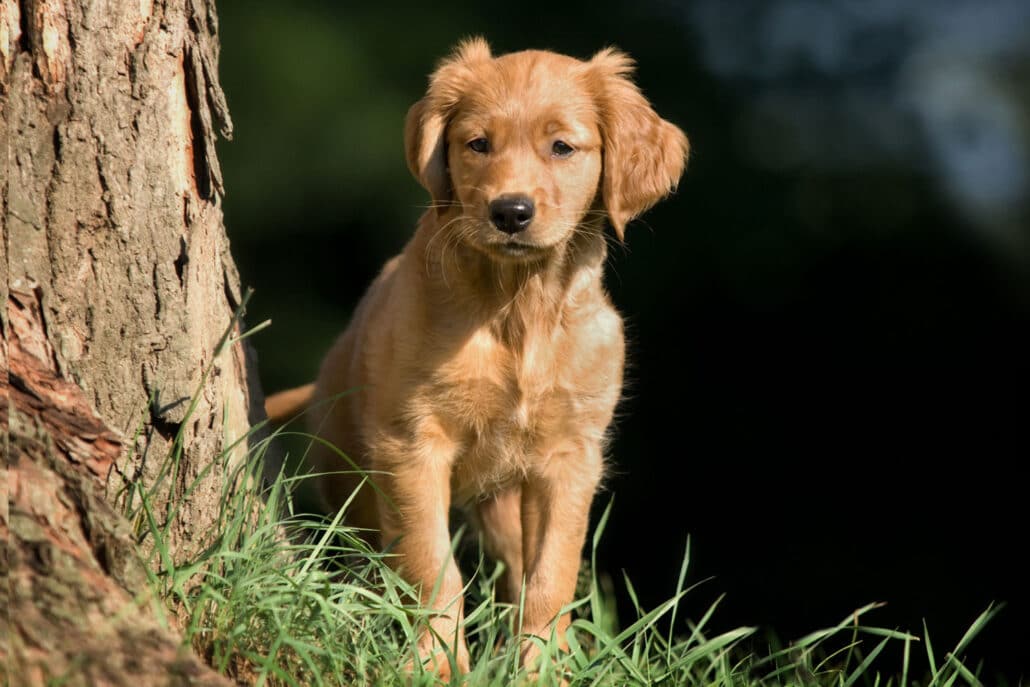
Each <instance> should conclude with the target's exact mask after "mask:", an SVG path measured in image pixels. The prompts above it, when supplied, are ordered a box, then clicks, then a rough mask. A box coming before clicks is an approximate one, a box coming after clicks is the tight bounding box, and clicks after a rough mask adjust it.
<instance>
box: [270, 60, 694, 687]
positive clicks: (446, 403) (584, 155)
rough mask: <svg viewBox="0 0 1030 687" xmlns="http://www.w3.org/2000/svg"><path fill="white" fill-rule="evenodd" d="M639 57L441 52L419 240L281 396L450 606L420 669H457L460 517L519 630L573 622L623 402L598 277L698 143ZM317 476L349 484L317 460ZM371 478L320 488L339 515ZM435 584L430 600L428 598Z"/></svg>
mask: <svg viewBox="0 0 1030 687" xmlns="http://www.w3.org/2000/svg"><path fill="white" fill-rule="evenodd" d="M631 70H632V62H631V60H630V59H629V58H628V57H627V56H626V55H624V54H622V53H620V52H617V51H615V50H611V49H609V50H603V51H601V52H599V53H598V54H596V55H595V56H594V57H593V58H592V59H590V60H586V61H582V60H578V59H574V58H572V57H566V56H563V55H558V54H555V53H551V52H543V51H536V50H529V51H525V52H518V53H513V54H508V55H503V56H499V57H493V56H492V55H491V53H490V48H489V47H488V45H487V44H486V42H485V41H483V40H482V39H472V40H468V41H466V42H464V43H462V44H461V45H459V46H458V48H457V49H456V50H455V51H454V53H453V54H452V55H451V56H449V57H448V58H446V59H445V60H443V61H442V62H441V63H440V65H439V66H438V68H437V69H436V71H435V72H434V73H433V75H432V77H431V78H430V83H429V89H428V91H427V93H426V95H425V97H424V98H422V100H420V101H419V102H417V103H415V105H414V106H413V107H412V108H411V110H410V111H409V112H408V116H407V121H406V123H405V132H404V133H405V149H406V154H407V161H408V166H409V168H410V169H411V172H412V174H414V175H415V178H416V179H418V181H419V182H420V183H421V184H422V185H423V186H425V188H426V189H427V190H428V191H429V193H430V194H432V205H431V207H430V209H429V210H428V211H427V212H426V213H425V214H424V215H422V217H421V219H420V220H419V223H418V228H417V230H416V232H415V235H414V237H413V238H412V239H411V240H410V241H409V242H408V244H407V246H405V248H404V250H403V252H402V253H401V254H400V255H399V256H397V257H395V258H393V259H392V260H390V261H389V262H388V263H387V264H386V266H385V267H384V268H383V270H382V273H381V274H380V275H379V276H378V278H377V279H376V280H375V282H374V283H373V284H372V285H371V287H370V288H369V289H368V292H367V293H366V294H365V296H364V298H363V299H362V300H361V302H360V304H359V305H358V307H357V310H356V312H355V314H354V317H353V320H352V321H351V323H350V326H349V327H348V328H347V330H346V331H345V332H344V333H343V335H342V336H341V337H340V338H339V340H337V342H336V343H335V345H334V346H333V347H332V349H331V350H330V351H329V353H328V355H327V356H326V358H325V360H324V362H323V364H322V368H321V372H320V373H319V377H318V381H317V383H316V384H315V385H314V386H313V387H305V388H302V389H295V390H292V391H289V392H285V394H284V395H278V396H274V397H272V398H271V399H270V400H269V403H268V410H269V415H270V416H271V417H273V419H281V418H283V417H285V416H288V415H290V414H293V413H296V412H297V411H299V410H300V409H301V408H302V407H304V406H306V405H309V404H310V403H311V402H312V401H314V402H318V401H324V400H326V399H329V398H331V397H334V396H336V395H338V394H342V393H343V392H348V391H349V392H350V393H348V394H345V395H342V396H340V397H339V398H338V399H336V400H334V401H332V402H331V403H323V404H320V405H316V406H315V409H314V410H313V411H312V412H311V413H310V415H311V416H312V417H311V428H312V429H313V430H314V431H317V433H318V434H319V435H320V436H322V437H323V438H324V439H326V440H327V441H328V442H330V443H332V444H334V445H336V446H339V447H340V449H342V450H343V451H344V452H345V453H346V454H347V455H348V456H350V457H351V458H352V459H353V460H354V461H356V462H357V463H358V464H360V465H361V466H362V467H364V468H366V469H368V470H370V471H374V474H373V476H372V478H373V480H374V481H375V483H376V489H369V488H367V487H366V488H365V489H362V490H361V491H360V492H359V493H358V495H357V497H356V499H355V501H354V503H353V504H352V508H351V510H350V511H349V512H348V513H347V519H348V521H349V522H350V523H352V524H354V525H357V526H360V527H366V528H370V529H373V530H376V531H378V532H379V533H380V537H381V544H382V545H383V546H389V547H390V548H391V550H392V551H393V552H394V553H395V554H396V556H395V557H392V558H391V560H392V564H393V565H395V566H396V567H397V568H398V569H399V571H400V573H401V574H402V575H403V576H404V577H405V578H406V579H407V580H409V581H410V582H411V583H413V584H415V585H417V586H418V587H419V588H420V589H421V595H422V601H423V602H424V603H426V604H430V605H431V606H432V608H434V609H435V610H437V611H438V615H436V616H435V617H434V619H433V620H432V623H431V624H432V630H433V631H432V632H427V633H426V635H425V636H424V637H423V639H422V641H421V643H420V652H421V658H422V659H423V660H426V661H428V662H430V663H431V665H432V666H433V668H434V669H436V670H438V671H439V672H441V673H444V674H447V673H449V667H448V665H447V661H446V660H445V659H444V658H443V655H442V653H441V652H442V650H443V649H444V647H443V646H441V645H440V643H441V639H439V638H442V641H443V642H446V644H447V645H448V647H447V648H449V649H450V650H451V651H453V655H454V656H455V658H456V664H457V666H458V668H459V669H460V670H462V671H465V670H467V669H468V650H467V648H466V645H465V640H464V636H463V632H462V629H461V625H462V598H461V591H462V579H461V575H460V573H459V571H458V566H457V565H456V564H455V562H454V560H453V557H452V554H451V536H450V532H449V531H448V510H449V508H450V507H451V506H461V507H464V508H465V509H466V510H467V511H469V512H470V514H471V516H472V519H473V520H474V521H475V522H476V523H477V525H478V526H479V527H480V529H481V531H482V534H483V537H484V541H485V542H486V546H487V548H488V553H490V554H491V555H492V556H494V557H496V558H498V559H500V560H502V561H504V563H505V566H506V574H505V579H504V583H503V589H502V590H500V594H501V595H502V596H503V597H505V598H506V599H507V600H510V601H512V602H515V603H518V601H519V599H520V597H521V595H522V594H523V590H524V593H525V605H524V611H523V616H522V617H521V618H520V619H519V620H518V622H520V624H521V628H522V631H523V633H525V635H527V636H529V635H536V636H539V637H544V638H546V637H548V636H550V635H551V633H552V631H553V632H556V633H557V636H558V638H559V642H563V641H564V632H565V630H566V628H567V627H568V625H569V617H568V615H567V614H564V615H562V614H561V613H560V612H561V609H562V607H563V606H564V605H565V604H568V603H569V602H571V601H572V600H573V594H574V592H575V586H576V578H577V572H578V569H579V565H580V557H581V552H582V548H583V543H584V539H585V537H586V533H587V521H588V514H589V511H590V502H591V499H592V498H593V496H594V492H595V490H596V489H597V486H598V482H599V480H600V479H601V475H602V473H603V472H604V451H605V436H606V432H607V430H608V425H609V424H610V422H611V419H612V413H613V411H614V409H615V405H616V403H617V402H618V400H619V395H620V390H621V386H622V371H623V352H624V343H623V333H622V320H621V318H620V317H619V315H618V313H617V312H616V311H615V309H614V308H613V307H612V305H611V303H610V302H609V299H608V296H607V295H606V293H605V290H604V287H603V286H602V283H601V278H602V273H603V271H604V263H605V256H606V243H605V236H604V227H605V220H606V219H607V220H608V221H609V222H610V223H611V225H612V227H613V228H614V231H615V234H616V235H617V236H618V238H619V239H622V237H623V232H624V230H625V227H626V223H627V222H629V221H630V220H631V219H632V218H634V217H636V216H637V215H639V214H640V213H642V212H644V211H645V210H646V209H648V208H649V207H650V206H651V205H653V204H654V203H655V202H657V201H658V200H660V199H661V198H662V197H663V196H665V195H666V194H668V193H669V192H670V191H671V190H672V189H673V188H674V187H675V185H676V183H677V181H678V180H679V178H680V175H681V174H682V173H683V169H684V165H685V164H686V159H687V153H688V144H687V139H686V137H685V136H684V135H683V132H682V131H680V130H679V129H678V128H677V127H675V126H673V125H672V124H670V123H669V122H667V121H665V120H663V119H661V118H660V117H659V116H658V115H657V114H656V113H655V112H654V110H652V109H651V106H650V105H649V104H648V102H647V100H646V99H645V98H644V96H643V95H641V93H640V91H639V90H638V89H637V87H636V86H635V85H634V84H633V83H632V82H631V81H630V79H629V75H630V72H631ZM314 462H315V466H314V467H315V469H316V470H318V471H327V472H328V471H340V470H348V469H349V466H348V465H347V464H346V463H345V462H344V461H343V460H341V459H340V457H339V456H338V455H337V454H335V453H334V452H333V451H331V450H327V449H325V448H322V447H316V449H315V456H314ZM359 480H360V477H359V476H358V475H355V474H345V473H339V474H335V475H331V476H328V477H323V478H321V481H320V491H321V494H322V497H323V498H324V500H325V504H326V506H327V507H328V508H332V509H335V508H338V507H339V506H340V505H341V504H343V502H344V501H345V500H346V499H347V498H348V497H350V496H351V494H352V492H353V491H354V489H355V487H356V486H357V484H358V482H359ZM434 590H435V593H434ZM523 646H524V651H523V660H524V662H528V661H530V660H531V659H533V658H534V656H535V653H536V652H535V650H534V645H533V644H532V642H529V641H525V643H524V645H523Z"/></svg>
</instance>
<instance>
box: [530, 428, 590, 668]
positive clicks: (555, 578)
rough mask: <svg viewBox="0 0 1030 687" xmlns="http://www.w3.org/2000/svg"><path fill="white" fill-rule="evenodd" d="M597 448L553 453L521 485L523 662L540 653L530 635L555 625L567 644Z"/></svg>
mask: <svg viewBox="0 0 1030 687" xmlns="http://www.w3.org/2000/svg"><path fill="white" fill-rule="evenodd" d="M601 472H602V459H601V448H600V446H598V445H594V444H589V445H587V446H585V447H584V446H579V447H577V449H576V450H570V451H563V452H558V453H554V454H552V455H551V456H549V457H548V458H547V460H545V461H543V464H542V465H541V467H540V469H539V470H536V471H534V472H533V473H531V474H530V475H529V476H528V477H527V478H526V481H525V482H524V483H523V488H522V537H523V557H524V559H525V566H526V567H525V570H526V589H525V606H524V608H523V614H522V622H521V626H522V633H523V635H526V636H527V638H526V639H525V640H524V642H523V647H522V662H523V664H524V665H527V666H528V665H531V664H532V663H533V662H534V661H535V659H536V657H537V656H538V655H539V649H538V648H537V646H536V644H535V643H534V642H533V641H532V640H531V639H529V638H528V636H529V635H533V636H536V637H540V638H542V639H545V640H546V639H547V638H548V637H550V635H551V630H552V628H553V630H554V631H555V633H556V635H557V638H558V643H559V646H560V647H561V648H563V649H564V648H566V647H567V643H566V640H565V631H566V630H567V629H568V627H569V623H570V618H569V614H568V613H563V614H561V615H560V616H559V613H560V611H561V608H562V607H563V606H565V605H566V604H568V603H570V602H571V601H572V600H573V597H574V596H575V593H576V580H577V576H578V574H579V565H580V556H581V554H582V551H583V542H584V541H585V539H586V533H587V525H588V521H589V517H590V503H591V501H592V500H593V497H594V492H595V490H596V489H597V484H598V482H599V481H600V479H601Z"/></svg>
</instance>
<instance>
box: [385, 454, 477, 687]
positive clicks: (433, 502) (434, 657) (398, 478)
mask: <svg viewBox="0 0 1030 687" xmlns="http://www.w3.org/2000/svg"><path fill="white" fill-rule="evenodd" d="M379 458H380V460H377V464H378V465H381V466H382V467H383V469H385V470H386V471H388V472H389V473H390V474H388V475H385V476H383V477H377V478H376V480H377V482H379V483H380V484H381V485H382V489H383V495H385V496H386V497H387V498H388V499H389V501H390V502H392V503H388V502H387V500H386V499H384V498H383V496H380V498H379V514H380V531H381V534H382V539H383V544H384V546H387V547H389V549H390V552H391V553H393V554H395V555H394V556H390V557H389V558H388V560H389V561H390V564H391V565H392V566H393V567H395V568H396V569H397V570H398V571H399V572H400V574H401V576H402V577H404V579H405V580H407V581H408V582H409V583H411V584H412V585H413V586H415V587H416V588H417V589H418V592H419V601H420V602H421V604H422V605H423V606H424V607H426V608H428V609H430V610H431V611H432V612H433V616H432V617H431V619H430V621H429V628H430V629H427V630H426V631H425V632H424V634H423V635H422V636H421V638H420V639H419V644H418V651H419V660H421V661H422V663H423V665H425V666H426V667H427V669H429V670H432V671H434V672H436V673H438V674H440V675H441V676H443V677H447V676H449V675H450V674H451V669H450V664H449V662H448V659H447V655H446V652H447V651H450V652H451V653H452V655H453V656H454V659H455V662H456V664H457V667H458V670H459V671H460V672H463V673H464V672H468V668H469V655H468V647H467V646H466V644H465V633H464V629H463V628H462V621H463V611H462V606H463V604H462V601H463V600H462V583H461V573H460V572H459V571H458V566H457V563H455V561H454V556H453V555H452V553H451V539H450V531H449V529H448V520H447V516H448V509H449V508H450V500H451V494H450V478H451V474H450V473H451V464H452V458H453V446H452V445H450V443H449V442H448V441H447V440H446V439H445V438H443V437H435V438H433V439H432V440H429V439H425V438H423V440H422V441H420V442H419V443H418V445H417V446H410V445H409V446H408V447H406V448H405V449H403V450H401V451H399V452H396V453H395V452H393V451H391V454H390V456H389V457H387V456H384V455H383V454H380V456H379Z"/></svg>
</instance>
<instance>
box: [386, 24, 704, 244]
mask: <svg viewBox="0 0 1030 687" xmlns="http://www.w3.org/2000/svg"><path fill="white" fill-rule="evenodd" d="M630 68H631V62H630V60H629V59H628V58H627V57H626V56H624V55H622V54H621V53H617V52H614V51H611V50H606V51H602V52H601V53H598V54H597V55H596V56H595V57H594V58H593V59H591V60H590V61H586V62H584V61H581V60H577V59H574V58H571V57H566V56H564V55H558V54H555V53H550V52H542V51H525V52H519V53H512V54H510V55H504V56H501V57H497V58H494V57H492V56H491V54H490V49H489V47H488V46H487V45H486V43H485V42H484V41H482V40H480V39H474V40H471V41H468V42H466V43H463V44H462V45H461V46H459V48H458V49H457V50H456V51H455V53H454V54H453V55H452V56H451V57H449V58H447V59H446V60H444V61H443V62H442V63H441V65H440V66H439V68H438V69H437V70H436V72H435V73H434V74H433V76H432V77H431V79H430V86H429V90H428V92H427V93H426V96H425V97H424V98H423V99H422V100H420V101H419V102H418V103H416V104H415V105H414V106H413V107H412V108H411V110H410V111H409V113H408V118H407V122H406V126H405V146H406V152H407V158H408V165H409V167H410V168H411V171H412V173H413V174H414V175H415V177H416V178H417V179H418V180H419V181H420V182H421V183H422V184H423V186H425V187H426V188H427V189H428V190H429V191H430V192H431V193H432V195H433V202H434V205H435V207H436V209H437V212H438V214H439V215H440V217H441V218H442V219H444V220H445V221H446V223H447V224H446V226H447V227H448V230H449V231H453V232H455V233H456V234H457V236H458V238H459V240H462V241H465V242H466V243H468V244H470V245H472V246H474V247H476V248H478V249H479V250H482V251H483V252H485V253H487V254H488V255H490V256H491V257H493V258H495V259H497V260H500V261H528V260H535V259H539V258H542V257H545V256H547V255H549V254H551V253H552V252H553V251H554V249H555V248H556V247H559V246H561V245H563V244H564V243H565V242H566V241H567V240H568V239H569V237H571V236H572V235H573V234H574V233H575V232H576V231H577V229H578V228H580V227H582V226H583V224H584V222H585V221H587V220H589V219H590V218H591V217H598V218H599V217H600V215H601V214H602V213H607V215H608V218H609V220H610V221H611V223H612V226H613V227H614V228H615V231H616V233H617V234H618V236H619V237H620V238H622V236H623V232H624V230H625V225H626V223H627V222H628V221H629V220H630V219H632V218H633V217H635V216H636V215H638V214H640V213H641V212H643V211H644V210H646V209H647V208H649V207H650V206H651V205H653V204H654V203H655V202H657V201H658V200H659V199H660V198H661V197H663V196H664V195H666V194H667V193H668V192H669V191H671V190H672V188H673V187H674V186H675V184H676V182H677V181H678V180H679V177H680V175H681V174H682V172H683V168H684V165H685V164H686V157H687V152H688V147H687V139H686V137H685V136H684V135H683V132H681V131H680V130H679V129H678V128H676V127H675V126H673V125H672V124H670V123H669V122H666V121H664V120H662V119H661V118H660V117H658V115H657V114H656V113H655V112H654V111H653V110H652V109H651V107H650V105H649V104H648V103H647V101H646V100H645V99H644V97H643V95H641V93H640V91H639V90H638V89H637V88H636V86H634V85H633V84H632V82H630V81H629V79H628V78H627V76H628V74H629V72H630Z"/></svg>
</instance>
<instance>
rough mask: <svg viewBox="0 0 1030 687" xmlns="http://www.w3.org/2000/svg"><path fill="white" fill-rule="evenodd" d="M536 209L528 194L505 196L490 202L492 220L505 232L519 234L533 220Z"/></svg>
mask: <svg viewBox="0 0 1030 687" xmlns="http://www.w3.org/2000/svg"><path fill="white" fill-rule="evenodd" d="M535 210H536V208H535V207H533V201H532V200H531V199H530V198H529V197H528V196H504V197H503V198H498V199H497V200H495V201H493V202H492V203H490V221H491V222H493V224H494V226H495V227H497V228H498V229H500V230H501V231H503V232H504V233H505V234H517V233H519V232H520V231H522V230H523V229H525V228H526V227H528V226H529V223H530V222H532V221H533V212H534V211H535Z"/></svg>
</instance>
